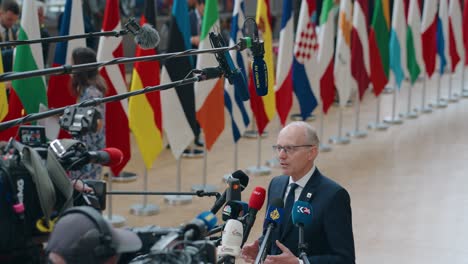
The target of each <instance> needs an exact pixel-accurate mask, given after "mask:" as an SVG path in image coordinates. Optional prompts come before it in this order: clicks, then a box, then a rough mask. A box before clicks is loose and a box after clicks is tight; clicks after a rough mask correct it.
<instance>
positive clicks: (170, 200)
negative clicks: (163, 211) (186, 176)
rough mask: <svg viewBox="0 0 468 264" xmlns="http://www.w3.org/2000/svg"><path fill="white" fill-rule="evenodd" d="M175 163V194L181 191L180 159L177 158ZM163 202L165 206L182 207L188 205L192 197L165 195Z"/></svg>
mask: <svg viewBox="0 0 468 264" xmlns="http://www.w3.org/2000/svg"><path fill="white" fill-rule="evenodd" d="M176 161H177V182H176V185H177V186H176V190H177V192H180V191H181V185H182V184H181V182H182V180H181V162H182V161H181V158H180V157H178V158H177V159H176ZM164 200H165V201H166V203H167V204H170V205H182V204H189V203H191V202H192V196H190V195H166V196H164Z"/></svg>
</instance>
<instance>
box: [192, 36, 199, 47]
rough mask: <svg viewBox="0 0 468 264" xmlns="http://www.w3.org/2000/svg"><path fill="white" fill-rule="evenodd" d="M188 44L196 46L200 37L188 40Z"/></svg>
mask: <svg viewBox="0 0 468 264" xmlns="http://www.w3.org/2000/svg"><path fill="white" fill-rule="evenodd" d="M190 42H191V43H192V45H194V46H198V45H199V44H200V37H199V36H193V37H191V38H190Z"/></svg>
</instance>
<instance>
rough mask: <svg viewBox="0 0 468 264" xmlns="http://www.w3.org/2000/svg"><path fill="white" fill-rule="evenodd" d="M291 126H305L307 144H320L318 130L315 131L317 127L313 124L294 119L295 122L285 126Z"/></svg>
mask: <svg viewBox="0 0 468 264" xmlns="http://www.w3.org/2000/svg"><path fill="white" fill-rule="evenodd" d="M291 126H295V127H302V128H304V131H305V138H306V140H307V142H306V143H307V144H311V145H314V146H318V145H319V143H320V142H319V138H318V136H317V132H316V131H315V128H314V127H313V126H311V125H310V124H309V123H306V122H304V121H294V122H291V123H289V124H288V125H286V127H284V128H287V127H291Z"/></svg>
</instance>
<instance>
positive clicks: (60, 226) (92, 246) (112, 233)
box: [46, 206, 142, 264]
mask: <svg viewBox="0 0 468 264" xmlns="http://www.w3.org/2000/svg"><path fill="white" fill-rule="evenodd" d="M141 245H142V243H141V241H140V239H139V238H138V236H137V235H136V234H135V233H132V232H130V231H128V230H124V229H117V228H113V227H111V225H110V224H109V223H107V222H106V221H105V220H104V218H103V217H102V215H101V214H100V213H98V212H97V211H96V210H95V209H93V208H91V207H87V206H78V207H73V208H70V209H68V210H66V211H65V212H64V214H63V215H62V217H61V218H60V219H59V220H58V222H57V223H56V225H55V227H54V230H53V231H52V233H51V235H50V239H49V241H48V244H47V248H46V253H47V256H48V261H49V263H53V264H80V263H85V264H91V263H93V264H94V263H96V264H99V263H106V264H107V263H109V264H110V263H118V261H119V256H120V254H122V253H128V252H135V251H137V250H139V249H140V248H141Z"/></svg>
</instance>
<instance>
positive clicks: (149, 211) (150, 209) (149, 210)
mask: <svg viewBox="0 0 468 264" xmlns="http://www.w3.org/2000/svg"><path fill="white" fill-rule="evenodd" d="M158 213H159V206H157V205H154V204H146V205H143V204H134V205H132V206H131V207H130V214H132V215H141V216H150V215H155V214H158Z"/></svg>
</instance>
